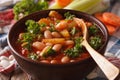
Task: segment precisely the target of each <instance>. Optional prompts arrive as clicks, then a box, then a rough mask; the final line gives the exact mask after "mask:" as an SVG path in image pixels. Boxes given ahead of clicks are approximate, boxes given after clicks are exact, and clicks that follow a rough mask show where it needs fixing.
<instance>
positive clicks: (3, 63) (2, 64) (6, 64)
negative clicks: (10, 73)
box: [0, 59, 10, 68]
mask: <svg viewBox="0 0 120 80" xmlns="http://www.w3.org/2000/svg"><path fill="white" fill-rule="evenodd" d="M0 64H1V66H2V67H4V68H6V67H8V66H9V65H10V63H9V61H8V60H5V59H4V60H1V62H0Z"/></svg>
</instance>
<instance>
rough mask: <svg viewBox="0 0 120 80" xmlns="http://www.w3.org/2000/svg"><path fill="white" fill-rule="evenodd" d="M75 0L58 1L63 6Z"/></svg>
mask: <svg viewBox="0 0 120 80" xmlns="http://www.w3.org/2000/svg"><path fill="white" fill-rule="evenodd" d="M72 1H73V0H56V2H57V3H58V4H59V5H60V6H61V7H65V6H67V5H68V4H70V3H71V2H72Z"/></svg>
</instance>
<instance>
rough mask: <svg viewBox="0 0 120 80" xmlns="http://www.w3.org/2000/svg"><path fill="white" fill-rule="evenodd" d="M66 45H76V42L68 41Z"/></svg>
mask: <svg viewBox="0 0 120 80" xmlns="http://www.w3.org/2000/svg"><path fill="white" fill-rule="evenodd" d="M65 45H74V41H73V40H67V41H65Z"/></svg>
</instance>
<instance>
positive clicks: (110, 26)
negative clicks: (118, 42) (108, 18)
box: [105, 24, 117, 35]
mask: <svg viewBox="0 0 120 80" xmlns="http://www.w3.org/2000/svg"><path fill="white" fill-rule="evenodd" d="M105 26H106V27H107V29H108V32H109V34H110V35H112V34H113V33H114V32H115V31H116V29H117V28H116V27H115V26H113V25H109V24H105Z"/></svg>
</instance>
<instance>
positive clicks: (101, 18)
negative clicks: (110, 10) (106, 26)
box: [94, 13, 105, 23]
mask: <svg viewBox="0 0 120 80" xmlns="http://www.w3.org/2000/svg"><path fill="white" fill-rule="evenodd" d="M102 15H103V13H95V14H94V16H95V17H96V18H97V19H99V20H100V21H101V22H103V23H105V21H104V19H103V16H102Z"/></svg>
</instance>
